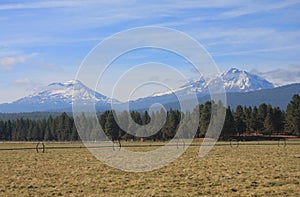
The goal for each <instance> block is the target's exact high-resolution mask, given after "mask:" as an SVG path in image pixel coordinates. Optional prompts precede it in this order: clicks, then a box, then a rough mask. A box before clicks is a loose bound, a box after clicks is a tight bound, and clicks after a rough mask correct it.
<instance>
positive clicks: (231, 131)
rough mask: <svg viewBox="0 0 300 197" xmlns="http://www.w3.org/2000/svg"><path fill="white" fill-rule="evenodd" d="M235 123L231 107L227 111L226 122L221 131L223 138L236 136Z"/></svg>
mask: <svg viewBox="0 0 300 197" xmlns="http://www.w3.org/2000/svg"><path fill="white" fill-rule="evenodd" d="M236 134H237V132H236V128H235V122H234V118H233V115H232V111H231V109H230V107H228V108H227V110H226V116H225V122H224V126H223V129H222V131H221V137H223V138H226V137H227V136H231V135H236Z"/></svg>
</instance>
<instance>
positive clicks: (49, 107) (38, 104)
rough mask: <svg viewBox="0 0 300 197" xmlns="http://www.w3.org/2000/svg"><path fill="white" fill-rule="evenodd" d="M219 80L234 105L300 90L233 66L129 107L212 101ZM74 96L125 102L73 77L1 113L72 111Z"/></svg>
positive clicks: (274, 100) (102, 106)
mask: <svg viewBox="0 0 300 197" xmlns="http://www.w3.org/2000/svg"><path fill="white" fill-rule="evenodd" d="M220 79H221V80H222V81H223V82H224V87H225V90H226V92H227V101H228V105H229V106H232V107H235V106H236V105H239V104H241V105H247V106H257V105H259V104H261V103H264V102H265V103H270V104H272V105H274V106H279V107H281V108H285V107H286V104H287V103H288V102H289V100H290V99H291V97H292V95H293V94H299V93H300V84H291V85H287V86H282V87H275V85H274V84H272V83H271V82H269V81H267V80H266V79H264V78H262V77H259V76H258V75H255V74H252V73H249V72H246V71H242V70H239V69H237V68H232V69H230V70H228V71H226V72H223V73H222V74H220V75H218V76H215V77H214V78H211V79H206V78H205V77H203V76H201V77H200V78H198V79H197V80H192V81H190V82H188V83H187V84H184V85H183V86H181V87H179V88H177V89H175V90H172V91H169V92H162V93H157V94H154V95H152V96H148V97H145V98H140V99H137V100H132V101H129V106H130V109H132V110H139V109H147V108H149V107H150V106H151V105H152V104H154V103H160V104H163V105H164V106H165V108H167V109H168V108H178V107H179V105H178V99H177V97H176V96H175V95H181V96H183V97H185V98H186V99H187V100H188V98H189V95H191V94H192V93H193V94H194V93H195V94H196V95H197V97H198V100H199V102H200V103H203V102H205V101H208V100H210V96H209V89H208V87H209V86H210V85H214V84H216V83H217V81H218V80H220ZM72 96H74V97H73V98H75V99H76V100H78V101H80V102H81V103H83V104H87V103H90V102H92V101H95V103H96V109H97V110H100V111H104V110H107V109H110V105H111V103H114V104H116V105H120V106H121V105H122V104H124V103H121V102H119V101H118V100H116V99H113V98H109V97H107V96H104V95H102V94H100V93H98V92H94V91H93V90H91V89H90V88H88V87H87V86H85V85H84V84H82V83H81V82H80V81H78V80H70V81H67V82H65V83H52V84H50V85H48V86H45V87H41V88H40V89H39V90H37V91H36V92H34V93H33V94H31V95H28V96H26V97H23V98H21V99H19V100H16V101H14V102H11V103H4V104H0V112H1V113H18V112H34V111H51V112H61V111H67V112H70V111H71V110H72Z"/></svg>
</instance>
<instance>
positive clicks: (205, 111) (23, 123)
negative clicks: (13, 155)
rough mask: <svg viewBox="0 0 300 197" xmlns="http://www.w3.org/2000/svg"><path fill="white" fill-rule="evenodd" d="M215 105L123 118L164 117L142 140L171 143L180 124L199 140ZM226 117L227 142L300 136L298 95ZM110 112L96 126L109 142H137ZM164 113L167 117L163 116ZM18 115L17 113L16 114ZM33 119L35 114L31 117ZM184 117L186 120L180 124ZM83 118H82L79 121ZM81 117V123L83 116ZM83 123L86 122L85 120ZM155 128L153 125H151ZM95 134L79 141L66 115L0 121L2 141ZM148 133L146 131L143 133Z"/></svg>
mask: <svg viewBox="0 0 300 197" xmlns="http://www.w3.org/2000/svg"><path fill="white" fill-rule="evenodd" d="M212 105H219V104H215V103H214V102H206V103H205V104H201V105H199V106H198V107H196V108H195V109H194V112H186V113H182V112H180V111H179V110H172V109H170V110H169V111H167V112H165V111H164V110H160V111H156V112H153V113H152V114H148V112H147V111H145V112H142V113H141V112H137V111H131V112H130V113H129V114H128V112H124V113H123V117H124V118H125V119H126V118H128V117H129V116H131V118H132V119H133V120H134V121H135V122H136V123H138V124H140V125H146V124H148V123H149V122H150V121H151V117H152V119H153V120H154V121H155V120H159V119H160V117H166V121H165V124H164V125H163V127H162V128H158V130H159V131H158V132H157V133H155V134H154V135H152V136H150V137H147V138H145V140H154V141H164V140H170V139H172V138H173V137H174V135H175V134H176V132H177V130H178V128H179V124H183V125H181V127H180V128H181V130H182V131H181V132H183V134H182V137H186V138H193V137H196V138H201V137H204V136H205V134H206V132H207V128H208V125H209V122H210V117H211V109H212ZM195 110H199V112H200V117H199V119H197V120H194V118H193V117H194V116H193V115H192V113H195ZM224 110H226V117H225V122H224V126H223V129H222V132H221V135H220V139H226V137H227V136H243V135H248V136H249V135H258V134H260V135H292V136H298V137H300V96H299V95H294V96H293V97H292V99H291V101H290V102H289V104H288V106H287V108H286V110H282V109H280V108H278V107H273V106H271V105H268V104H265V103H264V104H261V105H259V106H257V107H247V106H240V105H239V106H237V107H236V108H235V109H231V108H230V107H228V108H226V109H225V108H224ZM113 113H114V112H113V111H111V110H109V111H105V112H103V113H102V114H100V115H99V116H98V120H99V123H100V125H101V127H102V128H103V130H104V132H105V133H106V135H107V136H109V137H110V138H111V139H122V140H139V138H137V137H134V136H133V135H130V134H128V133H126V132H125V131H124V130H122V129H121V128H120V127H119V126H118V124H117V122H116V121H115V118H114V115H113ZM164 113H166V114H164ZM19 116H20V114H19ZM32 116H33V117H36V116H34V114H32ZM183 117H190V118H186V120H187V121H185V122H181V123H180V120H181V119H182V118H183ZM82 118H83V119H82ZM82 118H80V121H84V118H85V117H82ZM85 121H88V119H86V120H85ZM189 121H197V123H198V129H197V133H196V136H192V135H190V133H189V132H190V128H189V126H190V125H192V124H190V123H189ZM154 125H155V124H154ZM127 128H128V130H134V127H133V126H132V125H130V124H128V125H127ZM97 132H98V131H94V130H93V129H90V130H89V129H87V131H86V135H85V136H81V137H82V138H83V139H80V137H79V135H78V133H77V130H76V126H75V121H74V118H73V117H72V116H71V115H70V114H67V113H62V114H60V115H57V114H55V116H52V115H50V116H49V117H47V118H42V119H38V118H32V119H29V118H26V119H25V118H16V119H15V118H13V117H11V119H8V120H3V119H2V120H1V121H0V140H1V141H78V140H94V137H93V136H96V135H97ZM144 132H147V131H144Z"/></svg>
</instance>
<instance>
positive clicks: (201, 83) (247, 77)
mask: <svg viewBox="0 0 300 197" xmlns="http://www.w3.org/2000/svg"><path fill="white" fill-rule="evenodd" d="M220 79H221V80H222V81H223V82H224V88H225V90H226V92H251V91H256V90H262V89H270V88H274V85H273V84H272V83H270V82H269V81H267V80H265V79H263V78H261V77H259V76H257V75H254V74H251V73H249V72H246V71H242V70H239V69H237V68H231V69H230V70H228V71H226V72H223V73H222V74H220V75H218V76H216V77H215V78H212V79H205V77H204V76H201V77H200V78H199V79H198V80H194V81H190V82H189V83H187V84H185V85H183V86H181V87H180V88H178V89H175V90H173V91H168V92H165V93H157V94H155V95H153V96H152V97H157V96H159V97H162V96H164V95H170V94H172V93H173V92H174V93H175V94H177V95H182V96H188V95H190V94H191V93H196V94H197V95H198V96H204V95H207V94H209V90H208V87H209V86H213V85H214V84H219V82H218V81H219V80H220Z"/></svg>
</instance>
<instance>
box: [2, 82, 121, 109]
mask: <svg viewBox="0 0 300 197" xmlns="http://www.w3.org/2000/svg"><path fill="white" fill-rule="evenodd" d="M73 99H76V100H77V101H80V102H82V104H88V103H91V102H93V101H95V103H96V105H97V106H104V108H105V109H107V108H109V107H108V106H109V105H110V103H111V102H113V103H119V101H117V100H115V99H111V98H109V97H106V96H104V95H102V94H99V93H97V92H94V91H93V90H91V89H90V88H88V87H86V86H85V85H84V84H82V83H81V82H80V81H77V80H70V81H67V82H65V83H51V84H50V85H48V86H45V87H41V88H39V90H37V91H36V92H34V93H33V94H31V95H29V96H26V97H24V98H21V99H19V100H17V101H14V102H12V103H6V104H2V105H0V112H28V111H61V110H68V111H70V110H71V108H72V100H73Z"/></svg>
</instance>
